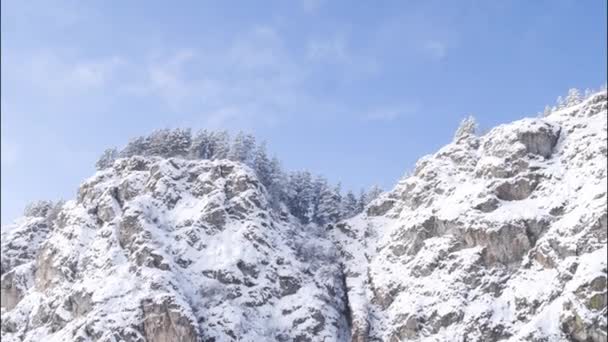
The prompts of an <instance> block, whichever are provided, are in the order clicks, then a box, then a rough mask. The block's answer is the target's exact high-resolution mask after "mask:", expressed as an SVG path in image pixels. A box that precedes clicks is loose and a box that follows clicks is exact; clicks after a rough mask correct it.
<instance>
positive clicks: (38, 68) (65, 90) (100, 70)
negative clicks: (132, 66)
mask: <svg viewBox="0 0 608 342" xmlns="http://www.w3.org/2000/svg"><path fill="white" fill-rule="evenodd" d="M3 57H5V60H6V61H5V62H4V63H3V64H6V63H8V64H7V65H10V68H9V67H7V68H6V69H4V70H6V72H7V74H9V76H7V77H8V78H9V79H11V80H13V81H15V82H19V83H22V84H25V86H26V87H28V88H31V89H39V90H42V91H43V92H44V93H45V95H47V96H73V95H75V94H79V93H82V92H86V91H91V90H96V89H99V88H102V87H104V86H106V85H107V84H108V82H110V80H111V79H112V78H113V77H114V76H115V75H116V74H115V73H116V72H117V70H118V68H120V67H121V66H123V65H124V64H125V62H124V60H122V59H121V58H119V57H116V56H112V57H106V58H98V59H80V60H79V59H75V58H69V57H66V56H62V55H60V54H57V53H54V52H49V51H44V52H36V53H33V54H32V55H31V57H24V56H20V55H8V56H3Z"/></svg>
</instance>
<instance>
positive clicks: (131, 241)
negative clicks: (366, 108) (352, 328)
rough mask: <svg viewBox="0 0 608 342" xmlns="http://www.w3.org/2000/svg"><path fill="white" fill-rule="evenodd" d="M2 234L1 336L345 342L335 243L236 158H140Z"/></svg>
mask: <svg viewBox="0 0 608 342" xmlns="http://www.w3.org/2000/svg"><path fill="white" fill-rule="evenodd" d="M45 215H46V214H44V213H43V214H41V216H42V217H27V218H24V219H23V220H22V222H20V223H17V227H16V228H14V229H12V230H11V231H10V232H9V233H6V234H4V235H3V236H2V340H3V341H131V342H134V341H150V342H153V341H157V342H161V341H163V342H165V341H231V340H239V341H264V340H269V339H270V340H276V341H292V340H297V341H323V340H327V341H346V340H348V336H346V335H345V334H347V333H348V331H349V329H348V327H347V324H348V322H347V321H346V319H345V315H344V310H345V303H344V302H343V299H344V297H345V295H344V293H343V292H342V289H343V283H342V281H343V280H342V277H341V276H340V274H341V273H340V269H339V266H338V265H339V264H338V263H337V262H336V257H337V256H336V254H335V248H334V246H333V244H332V243H331V242H330V241H329V240H327V239H325V238H324V237H323V235H322V234H321V233H322V232H319V231H315V230H314V229H302V227H301V226H300V224H299V223H297V222H296V221H295V220H294V219H293V218H292V217H291V216H289V215H288V214H286V213H285V212H282V213H281V210H273V209H271V208H270V206H269V203H268V201H267V197H266V194H265V190H264V188H263V187H262V186H261V184H260V183H259V181H258V180H257V178H256V176H255V175H254V173H253V172H252V171H251V170H250V169H249V168H248V167H246V166H244V165H242V164H240V163H233V162H229V161H200V160H199V161H188V160H182V159H162V158H153V157H152V158H142V157H131V158H126V159H119V160H117V161H116V162H115V163H114V165H113V167H112V168H109V169H106V170H104V171H100V172H98V173H97V174H96V175H95V176H94V177H92V178H91V179H89V180H87V181H86V182H85V183H84V184H83V185H82V186H81V187H80V190H79V193H78V199H77V200H75V201H70V202H67V203H66V204H65V205H63V208H62V209H61V210H60V211H59V213H58V216H57V219H56V220H54V224H50V223H49V219H48V217H46V216H45Z"/></svg>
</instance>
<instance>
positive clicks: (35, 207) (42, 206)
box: [23, 201, 54, 217]
mask: <svg viewBox="0 0 608 342" xmlns="http://www.w3.org/2000/svg"><path fill="white" fill-rule="evenodd" d="M53 207H54V203H53V202H52V201H34V202H32V203H29V204H28V205H27V206H25V209H24V210H23V216H28V217H46V216H47V214H48V213H49V212H50V210H51V209H52V208H53Z"/></svg>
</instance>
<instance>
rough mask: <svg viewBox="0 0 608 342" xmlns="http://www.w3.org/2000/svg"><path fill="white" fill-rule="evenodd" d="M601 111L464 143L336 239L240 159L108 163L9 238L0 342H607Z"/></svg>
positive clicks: (30, 213) (463, 138) (595, 104)
mask: <svg viewBox="0 0 608 342" xmlns="http://www.w3.org/2000/svg"><path fill="white" fill-rule="evenodd" d="M606 113H607V112H606V94H605V93H598V94H595V95H593V96H591V97H589V98H587V99H586V100H585V101H583V102H582V103H577V104H574V105H572V106H569V107H567V108H564V109H561V110H558V111H555V112H553V113H551V115H549V116H548V117H545V118H542V119H524V120H520V121H517V122H514V123H511V124H508V125H502V126H499V127H496V128H495V129H493V130H491V131H490V132H489V133H487V134H485V135H484V136H482V137H478V136H476V135H475V134H473V129H472V128H471V129H463V130H459V133H458V134H457V135H456V137H455V140H454V142H453V143H451V144H449V145H447V146H445V147H444V148H442V149H441V150H440V151H438V152H437V153H436V154H435V155H432V156H428V157H425V158H423V159H421V160H420V161H419V162H418V163H417V165H416V169H415V171H414V173H413V174H412V175H411V176H409V177H406V178H404V179H403V180H401V181H400V182H399V183H398V185H397V186H396V187H395V189H393V190H392V191H390V192H388V193H385V194H384V195H382V196H381V197H380V198H378V199H376V200H375V201H373V202H372V203H371V204H370V205H368V206H367V208H366V210H365V212H364V213H362V214H360V215H357V216H355V217H353V218H351V219H348V220H345V221H342V222H339V223H337V224H330V225H327V226H318V225H315V224H309V225H303V224H302V223H301V221H300V220H298V219H296V218H295V217H294V216H293V215H292V214H291V213H290V211H289V210H288V209H287V208H286V207H285V206H284V205H278V206H277V205H276V201H274V203H273V205H270V195H269V193H268V190H267V189H266V187H265V186H264V185H263V184H262V183H261V182H260V181H259V179H258V177H257V176H256V173H255V172H254V171H252V170H251V169H250V168H249V167H248V166H246V165H244V164H242V163H240V162H233V161H228V160H220V159H218V160H189V159H183V158H179V157H178V158H170V157H162V156H161V157H158V156H145V157H142V156H128V157H126V158H120V159H117V160H113V158H114V157H112V158H110V159H108V162H107V163H104V167H103V168H102V170H100V171H98V172H97V173H96V174H95V175H94V176H93V177H92V178H90V179H88V180H86V181H85V182H84V183H83V184H82V185H81V187H80V189H79V191H78V196H77V199H75V200H73V201H69V202H66V203H64V204H60V205H57V206H53V205H51V204H49V203H43V205H40V206H34V207H31V208H29V209H28V210H27V212H26V214H27V215H26V216H25V217H23V218H21V219H20V220H18V221H17V222H16V223H15V224H14V225H13V226H12V227H8V228H5V229H4V232H3V233H2V263H1V266H2V268H1V274H2V279H1V299H2V300H1V302H2V303H1V306H2V325H1V333H2V340H3V341H81V342H84V341H128V342H144V341H150V342H165V341H185V342H190V341H197V342H199V341H215V342H220V341H300V342H302V341H359V342H363V341H498V340H505V341H561V340H573V341H596V342H597V341H603V342H605V341H606V325H607V322H606V310H607V309H606V304H607V289H606V279H607V267H606V251H607V247H606V239H607V236H606V235H607V234H606V230H607V227H606V224H607V221H608V220H607V215H606V206H607V203H606V186H607V171H606V161H607V159H606V156H607V150H608V149H607V147H606V142H607V136H606V134H607V133H606V132H607V124H606V119H607V114H606ZM469 126H470V127H473V126H474V125H473V124H472V123H471V124H470V125H469Z"/></svg>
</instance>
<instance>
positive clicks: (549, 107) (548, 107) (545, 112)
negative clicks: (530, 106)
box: [542, 106, 552, 117]
mask: <svg viewBox="0 0 608 342" xmlns="http://www.w3.org/2000/svg"><path fill="white" fill-rule="evenodd" d="M551 113H552V110H551V106H545V110H544V111H543V114H542V116H544V117H547V116H549V115H551Z"/></svg>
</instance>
